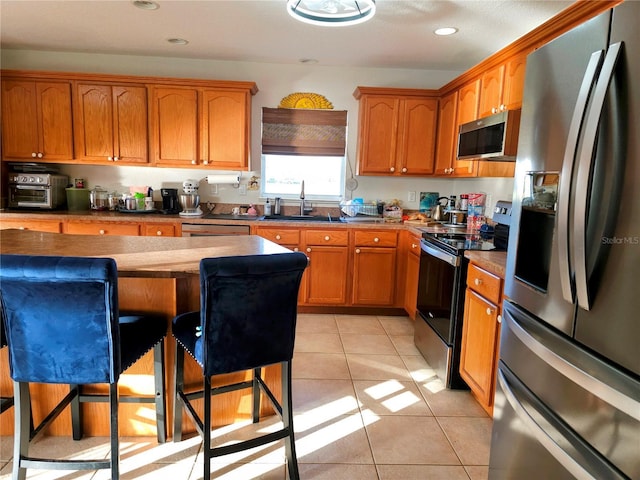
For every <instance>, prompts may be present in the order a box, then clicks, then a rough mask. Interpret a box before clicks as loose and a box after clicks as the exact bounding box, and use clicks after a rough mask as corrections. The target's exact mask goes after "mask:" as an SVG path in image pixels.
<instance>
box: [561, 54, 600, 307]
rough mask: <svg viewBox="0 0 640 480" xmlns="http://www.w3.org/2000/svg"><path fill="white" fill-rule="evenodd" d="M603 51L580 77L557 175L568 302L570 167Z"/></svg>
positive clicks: (570, 297) (572, 294) (571, 295)
mask: <svg viewBox="0 0 640 480" xmlns="http://www.w3.org/2000/svg"><path fill="white" fill-rule="evenodd" d="M603 56H604V52H603V51H602V50H599V51H597V52H593V53H592V54H591V58H590V59H589V63H588V64H587V68H586V70H585V72H584V76H583V78H582V85H580V90H579V92H578V99H577V100H576V105H575V108H574V109H573V117H572V118H571V124H570V126H569V133H568V134H567V146H566V147H565V151H564V160H563V162H562V172H561V174H560V185H559V191H558V211H557V226H558V260H559V263H560V265H559V267H560V285H561V286H562V297H563V298H564V299H565V300H566V301H567V302H569V303H574V302H575V292H574V289H573V285H572V282H571V279H572V278H571V276H572V273H571V272H572V269H571V263H570V262H571V257H570V256H569V241H570V239H569V200H570V198H571V187H572V184H573V169H574V164H575V160H576V156H577V150H578V141H579V140H580V132H581V131H582V127H583V124H584V119H585V116H586V112H587V103H588V102H589V98H590V96H591V92H592V90H593V87H594V85H595V84H596V78H597V75H598V71H599V69H600V66H601V65H602V58H603Z"/></svg>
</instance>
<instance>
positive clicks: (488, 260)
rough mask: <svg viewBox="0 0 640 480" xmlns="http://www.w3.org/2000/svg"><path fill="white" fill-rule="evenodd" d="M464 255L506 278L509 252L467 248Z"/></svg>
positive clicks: (485, 268)
mask: <svg viewBox="0 0 640 480" xmlns="http://www.w3.org/2000/svg"><path fill="white" fill-rule="evenodd" d="M464 256H465V257H466V258H468V259H469V261H470V262H473V263H475V264H476V265H478V266H479V267H481V268H483V269H484V270H487V271H488V272H491V273H493V274H494V275H497V276H499V277H500V278H503V279H504V275H505V271H506V265H507V252H496V251H488V252H484V251H480V250H465V252H464Z"/></svg>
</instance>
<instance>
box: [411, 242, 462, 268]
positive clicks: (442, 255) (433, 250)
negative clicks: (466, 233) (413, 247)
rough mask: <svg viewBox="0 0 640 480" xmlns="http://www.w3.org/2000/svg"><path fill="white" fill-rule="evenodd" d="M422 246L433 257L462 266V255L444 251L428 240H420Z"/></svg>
mask: <svg viewBox="0 0 640 480" xmlns="http://www.w3.org/2000/svg"><path fill="white" fill-rule="evenodd" d="M420 247H421V248H422V251H423V252H425V253H427V254H429V255H431V256H432V257H436V258H438V259H440V260H442V261H443V262H447V263H448V264H449V265H453V266H454V267H458V266H460V257H459V256H457V255H452V254H451V253H448V252H443V251H442V250H440V249H439V248H437V247H434V246H432V245H431V244H429V243H428V242H427V241H426V240H424V239H422V240H420Z"/></svg>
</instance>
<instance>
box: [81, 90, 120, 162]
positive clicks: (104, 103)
mask: <svg viewBox="0 0 640 480" xmlns="http://www.w3.org/2000/svg"><path fill="white" fill-rule="evenodd" d="M74 118H75V141H76V154H77V158H78V159H80V160H89V161H104V162H106V161H107V160H113V155H114V154H113V99H112V97H111V87H110V86H108V85H87V84H78V85H77V86H76V97H75V117H74Z"/></svg>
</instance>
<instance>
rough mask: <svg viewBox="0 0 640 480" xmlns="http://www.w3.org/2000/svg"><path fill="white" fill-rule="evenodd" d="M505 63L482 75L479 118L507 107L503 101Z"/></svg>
mask: <svg viewBox="0 0 640 480" xmlns="http://www.w3.org/2000/svg"><path fill="white" fill-rule="evenodd" d="M504 71H505V67H504V65H500V66H499V67H496V68H493V69H491V70H489V71H487V72H485V73H484V74H483V75H482V82H481V89H480V109H479V110H480V112H479V115H478V118H483V117H486V116H488V115H492V114H494V113H498V112H501V111H503V110H505V109H506V106H505V105H504V103H503V99H502V92H503V90H504Z"/></svg>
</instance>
